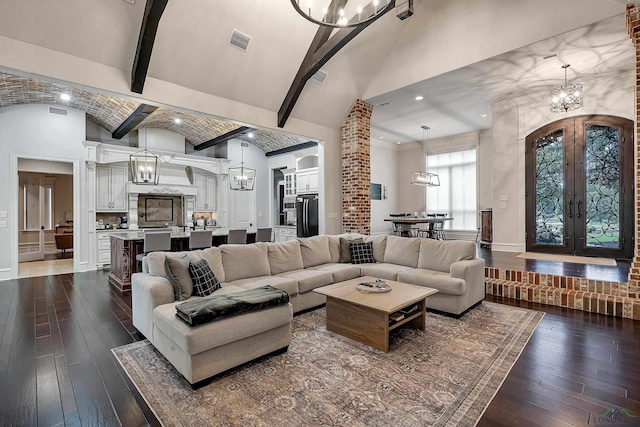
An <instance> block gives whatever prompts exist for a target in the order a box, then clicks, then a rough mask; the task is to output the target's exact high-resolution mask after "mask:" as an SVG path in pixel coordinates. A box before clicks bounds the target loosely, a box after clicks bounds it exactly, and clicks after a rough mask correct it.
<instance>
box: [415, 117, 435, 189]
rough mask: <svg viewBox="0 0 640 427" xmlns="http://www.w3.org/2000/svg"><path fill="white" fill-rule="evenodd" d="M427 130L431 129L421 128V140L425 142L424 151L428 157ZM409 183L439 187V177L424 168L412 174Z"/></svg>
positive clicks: (427, 127)
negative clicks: (425, 136) (425, 135)
mask: <svg viewBox="0 0 640 427" xmlns="http://www.w3.org/2000/svg"><path fill="white" fill-rule="evenodd" d="M429 129H431V128H430V127H429V126H422V139H423V140H424V141H425V142H424V149H425V151H426V152H427V155H429ZM425 131H426V132H427V139H426V140H425V138H424V133H425ZM411 183H412V184H413V185H422V186H424V187H438V186H440V177H439V176H438V174H436V173H431V172H427V170H426V168H425V171H424V172H422V171H415V172H413V174H412V175H411Z"/></svg>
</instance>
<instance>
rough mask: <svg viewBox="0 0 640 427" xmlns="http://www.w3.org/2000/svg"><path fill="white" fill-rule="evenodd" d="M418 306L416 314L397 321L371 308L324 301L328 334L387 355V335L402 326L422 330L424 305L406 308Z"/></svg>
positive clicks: (419, 302)
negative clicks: (325, 303) (336, 335)
mask: <svg viewBox="0 0 640 427" xmlns="http://www.w3.org/2000/svg"><path fill="white" fill-rule="evenodd" d="M415 304H417V305H418V310H417V312H415V313H413V314H411V315H410V316H409V317H406V318H404V319H402V320H399V321H397V322H396V321H393V320H391V319H390V318H389V313H387V312H384V311H380V310H376V309H373V308H370V307H366V306H362V305H358V304H354V303H350V302H345V301H342V300H339V299H336V298H332V297H329V296H328V297H327V308H326V310H327V330H328V331H331V332H335V333H336V334H340V335H342V336H345V337H347V338H350V339H352V340H354V341H358V342H360V343H362V344H366V345H368V346H371V347H373V348H377V349H379V350H382V351H384V352H388V351H389V332H391V331H392V330H394V329H396V328H399V327H400V326H402V325H405V324H409V325H410V326H412V327H414V328H416V329H420V330H421V331H424V330H425V327H426V305H425V300H421V301H418V302H417V303H412V304H409V305H415Z"/></svg>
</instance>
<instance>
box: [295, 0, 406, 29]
mask: <svg viewBox="0 0 640 427" xmlns="http://www.w3.org/2000/svg"><path fill="white" fill-rule="evenodd" d="M347 1H348V0H334V1H331V0H291V4H292V5H293V8H294V9H295V10H296V11H297V12H298V13H299V14H300V15H302V16H303V17H304V18H305V19H307V20H309V21H311V22H313V23H314V24H318V25H322V26H325V27H332V28H343V27H357V26H358V25H360V24H364V23H366V22H369V21H374V20H376V19H378V18H379V17H380V16H382V15H384V14H385V13H386V12H387V11H388V10H390V9H392V8H394V7H395V3H396V2H395V0H372V1H371V3H369V4H367V5H365V6H357V7H356V9H355V10H354V11H352V12H355V14H354V15H353V16H352V18H351V19H349V18H347V16H346V14H347V11H345V8H344V6H345V5H346V3H347ZM301 2H302V4H300V3H301Z"/></svg>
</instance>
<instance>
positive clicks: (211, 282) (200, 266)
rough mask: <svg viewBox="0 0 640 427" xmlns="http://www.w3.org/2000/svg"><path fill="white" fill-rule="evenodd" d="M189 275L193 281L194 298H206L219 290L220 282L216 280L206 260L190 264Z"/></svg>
mask: <svg viewBox="0 0 640 427" xmlns="http://www.w3.org/2000/svg"><path fill="white" fill-rule="evenodd" d="M189 275H190V276H191V280H192V281H193V294H194V295H196V296H200V297H206V296H208V295H211V294H212V293H213V292H214V291H217V290H218V289H220V281H219V280H218V279H216V276H215V275H214V274H213V271H211V268H210V267H209V263H207V260H206V259H201V260H200V261H196V262H190V263H189Z"/></svg>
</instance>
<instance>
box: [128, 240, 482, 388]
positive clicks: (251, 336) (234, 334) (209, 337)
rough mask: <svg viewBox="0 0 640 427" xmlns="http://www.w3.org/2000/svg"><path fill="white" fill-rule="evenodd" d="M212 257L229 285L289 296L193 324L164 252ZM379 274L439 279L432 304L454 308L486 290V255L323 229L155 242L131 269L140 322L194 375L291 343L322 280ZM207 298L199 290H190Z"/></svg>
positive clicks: (447, 244)
mask: <svg viewBox="0 0 640 427" xmlns="http://www.w3.org/2000/svg"><path fill="white" fill-rule="evenodd" d="M340 238H342V239H344V240H343V241H342V250H343V251H344V249H345V248H344V246H345V244H347V245H348V242H346V241H350V240H353V239H356V238H361V239H363V241H365V242H371V243H372V246H373V258H374V260H375V263H368V264H348V263H342V262H339V261H340V260H341V239H340ZM185 255H186V256H187V257H188V258H189V259H190V260H191V261H197V260H200V259H202V258H204V259H206V260H207V263H208V264H209V266H210V267H211V270H212V271H213V273H214V274H215V276H216V277H217V279H218V280H220V282H221V285H222V288H221V289H219V290H217V291H215V294H225V293H230V292H237V291H241V290H246V289H254V288H256V287H260V286H265V285H271V286H273V287H275V288H278V289H281V290H284V291H286V292H287V293H288V294H289V296H290V303H289V304H287V305H283V306H278V307H273V308H269V309H266V310H262V311H258V312H253V313H248V314H243V315H239V316H235V317H230V318H226V319H223V320H219V321H216V322H211V323H207V324H204V325H199V326H195V327H190V326H188V325H187V324H186V323H184V322H183V321H181V320H180V319H178V318H177V317H176V316H175V313H176V309H175V305H176V304H178V303H179V301H176V296H175V295H174V289H173V287H172V285H171V283H170V282H169V280H168V278H167V276H166V272H165V257H181V256H185ZM365 275H368V276H375V277H379V278H383V279H390V280H398V281H401V282H405V283H412V284H415V285H421V286H428V287H431V288H435V289H438V291H439V292H438V293H437V294H436V295H434V296H431V297H429V298H428V299H427V307H429V308H431V309H435V310H439V311H443V312H447V313H451V314H454V315H459V314H461V313H463V312H464V311H465V310H467V309H468V308H470V307H472V306H473V305H475V304H476V303H478V302H480V301H482V299H483V298H484V284H483V278H484V260H482V259H478V258H476V257H475V245H474V244H473V242H465V241H438V240H432V239H424V238H406V237H396V236H386V235H376V236H362V235H358V234H343V235H338V236H315V237H310V238H301V239H298V240H292V241H288V242H283V243H255V244H249V245H222V246H220V247H212V248H208V249H204V250H196V251H189V252H155V253H151V254H149V255H148V256H146V257H145V259H144V261H143V273H136V274H134V275H133V276H132V280H131V282H132V311H133V324H134V326H135V327H136V328H137V329H138V330H139V331H140V332H141V333H142V334H143V335H144V336H145V337H146V338H147V339H149V341H151V343H153V345H154V346H155V347H156V348H157V349H158V350H159V351H160V352H161V353H162V354H163V355H164V356H165V357H166V358H167V359H168V360H169V361H170V362H171V363H172V364H173V365H174V366H175V367H176V368H177V369H178V371H180V373H182V374H183V375H184V376H185V378H187V380H189V382H191V383H195V382H198V381H201V380H203V379H205V378H208V377H210V376H212V375H215V374H217V373H220V372H223V371H225V370H227V369H230V368H232V367H234V366H237V365H239V364H242V363H244V362H247V361H249V360H252V359H255V358H256V357H259V356H262V355H265V354H269V353H271V352H274V351H276V350H279V349H285V348H286V347H287V346H288V345H289V343H290V342H291V320H292V317H293V313H297V312H300V311H302V310H306V309H310V308H313V307H316V306H319V305H322V304H323V303H324V302H325V297H324V296H323V295H320V294H318V293H315V292H313V290H314V289H316V288H318V287H321V286H326V285H329V284H332V283H337V282H341V281H344V280H349V279H353V278H357V277H360V276H365ZM193 298H200V297H193V296H192V297H191V298H190V299H193Z"/></svg>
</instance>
